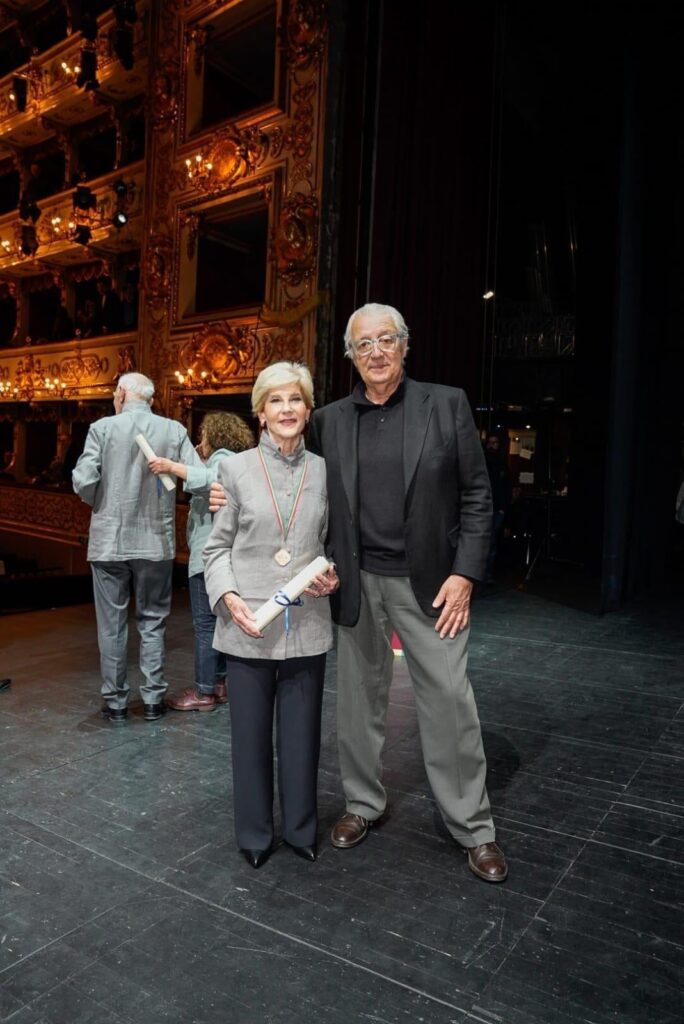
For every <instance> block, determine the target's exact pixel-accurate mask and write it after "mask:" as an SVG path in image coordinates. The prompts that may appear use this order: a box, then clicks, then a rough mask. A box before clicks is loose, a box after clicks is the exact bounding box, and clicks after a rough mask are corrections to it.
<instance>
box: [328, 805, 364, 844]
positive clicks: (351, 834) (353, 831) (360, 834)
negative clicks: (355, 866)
mask: <svg viewBox="0 0 684 1024" xmlns="http://www.w3.org/2000/svg"><path fill="white" fill-rule="evenodd" d="M373 825H374V822H372V821H369V820H368V819H367V818H362V817H361V815H360V814H343V815H342V817H341V818H340V820H339V821H338V822H336V823H335V824H334V825H333V828H332V832H331V833H330V842H331V843H332V844H333V846H335V847H336V848H337V849H338V850H351V848H352V846H358V845H359V843H362V842H363V841H364V839H365V838H366V836H367V835H368V829H369V828H372V826H373Z"/></svg>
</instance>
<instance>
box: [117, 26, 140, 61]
mask: <svg viewBox="0 0 684 1024" xmlns="http://www.w3.org/2000/svg"><path fill="white" fill-rule="evenodd" d="M114 53H115V54H116V55H117V57H118V58H119V63H120V64H121V67H122V68H124V69H125V70H126V71H132V70H133V65H134V63H135V60H134V57H133V29H132V28H117V29H116V31H115V33H114Z"/></svg>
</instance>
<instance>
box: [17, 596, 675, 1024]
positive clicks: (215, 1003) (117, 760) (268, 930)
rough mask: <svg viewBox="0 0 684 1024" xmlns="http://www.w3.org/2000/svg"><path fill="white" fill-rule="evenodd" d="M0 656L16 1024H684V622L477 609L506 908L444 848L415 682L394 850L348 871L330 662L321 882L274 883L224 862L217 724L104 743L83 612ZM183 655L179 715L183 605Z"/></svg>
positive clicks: (290, 873) (476, 667) (281, 855)
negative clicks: (335, 829) (336, 845)
mask: <svg viewBox="0 0 684 1024" xmlns="http://www.w3.org/2000/svg"><path fill="white" fill-rule="evenodd" d="M0 634H1V640H0V676H6V675H9V676H12V677H13V682H12V686H11V688H10V689H9V690H6V691H4V692H0V785H1V799H0V825H1V827H0V1021H2V1022H3V1024H4V1022H12V1024H176V1022H177V1024H290V1022H292V1024H295V1022H296V1024H357V1022H358V1024H423V1022H424V1024H447V1022H449V1024H461V1022H472V1021H476V1022H480V1024H576V1022H587V1024H651V1022H653V1024H679V1022H681V1020H682V1005H683V1002H684V1000H683V998H682V965H683V964H684V934H683V926H682V921H683V920H684V914H683V904H684V844H683V841H682V839H683V837H684V772H683V771H682V768H683V765H684V637H683V635H682V606H681V605H680V606H679V607H678V608H675V607H674V606H673V605H671V604H670V605H669V606H668V605H667V603H665V602H663V603H662V604H661V605H658V606H656V605H654V604H637V605H633V606H632V607H631V608H630V609H629V610H628V611H626V612H624V613H621V614H617V615H613V616H610V617H606V618H603V619H601V618H598V617H596V616H593V615H590V614H586V613H583V612H580V611H577V610H570V609H568V608H566V607H563V606H561V605H558V604H553V603H552V602H550V601H545V600H542V599H541V598H539V597H534V596H531V595H530V594H522V593H518V592H516V591H510V590H505V589H500V590H495V591H494V592H493V593H491V594H490V595H489V596H487V597H486V598H484V599H482V600H480V601H479V602H478V603H477V606H476V608H475V612H474V625H473V629H472V634H471V661H470V666H471V678H472V681H473V685H474V688H475V692H476V695H477V699H478V705H479V710H480V717H481V720H482V725H483V731H484V738H485V746H486V750H487V755H488V759H489V791H490V796H491V799H492V803H493V808H494V814H495V820H496V823H497V826H498V830H499V840H500V842H501V845H502V846H503V847H504V848H505V850H506V853H507V855H508V858H509V861H510V877H509V880H508V881H507V882H506V883H505V884H504V885H499V886H494V885H488V884H486V883H484V882H481V881H479V880H478V879H476V878H475V877H474V876H473V875H472V874H471V873H470V872H469V871H468V870H467V867H466V862H465V858H464V856H463V855H462V853H461V852H460V851H459V850H458V849H457V848H456V847H455V846H454V845H453V844H451V843H450V842H449V841H447V840H446V839H445V838H444V836H443V835H442V834H441V830H440V829H439V828H438V827H437V825H438V823H436V821H435V817H434V809H433V804H432V800H431V796H430V792H429V789H428V787H427V783H426V780H425V775H424V770H423V765H422V760H421V756H420V748H419V741H418V733H417V726H416V719H415V713H414V706H413V698H412V691H411V688H410V684H409V681H408V677H407V673H406V668H405V665H404V663H403V661H402V660H401V659H397V660H396V671H395V681H394V685H393V690H392V703H391V708H390V721H389V732H388V744H387V749H386V755H385V765H386V782H387V785H388V788H389V791H390V796H391V815H390V817H389V819H388V821H387V822H386V824H384V825H383V826H382V827H381V828H378V829H376V830H374V831H373V832H372V833H371V834H370V836H369V838H368V840H367V841H366V842H365V843H364V844H363V845H362V846H360V847H358V848H357V849H355V850H351V851H344V852H342V851H337V850H335V849H333V848H332V847H331V846H330V844H329V842H328V839H327V833H328V831H329V828H330V825H331V824H332V823H333V821H334V820H335V819H336V817H337V815H338V813H339V812H340V810H341V808H342V800H341V788H340V784H339V777H338V770H337V761H336V751H335V716H334V690H335V679H334V657H331V659H330V662H329V672H328V678H327V684H326V696H325V707H324V730H323V735H324V743H323V752H322V764H321V772H320V786H319V791H320V813H321V832H320V856H319V859H318V861H317V862H316V863H315V864H307V863H305V862H304V861H301V860H299V859H298V858H296V857H295V856H293V855H292V852H291V851H290V850H288V849H287V848H286V847H280V848H279V849H278V850H277V851H276V853H275V854H274V855H273V857H272V858H271V860H270V861H269V862H268V864H267V865H265V866H264V867H263V868H262V869H261V870H260V871H258V872H257V871H253V870H252V869H250V868H249V867H248V866H247V864H245V863H244V861H243V860H242V858H241V857H240V856H239V855H238V853H237V851H236V848H235V843H234V839H233V829H232V809H231V797H230V788H231V779H230V725H229V713H228V710H227V708H222V709H221V710H220V711H218V712H217V713H216V714H212V715H199V714H180V713H177V712H176V713H174V712H169V713H168V714H167V715H166V716H165V718H164V719H162V721H161V722H159V723H146V722H144V721H143V719H142V714H141V709H140V705H139V704H134V705H133V706H132V710H131V712H130V717H129V722H128V725H127V726H126V727H123V728H116V727H112V726H110V725H109V724H108V723H106V722H105V721H103V720H102V719H101V718H100V715H99V709H100V705H101V698H100V696H99V681H98V657H97V646H96V637H95V627H94V619H93V612H92V609H91V608H90V607H88V606H84V605H81V606H77V607H72V608H61V609H57V610H54V611H49V610H47V611H40V612H31V613H24V614H19V615H13V616H6V617H4V618H0ZM132 641H133V637H132ZM168 641H169V642H168V676H169V682H170V689H171V690H177V689H179V688H181V687H182V686H185V685H188V684H189V683H190V682H191V681H192V680H191V666H192V629H191V622H190V616H189V611H188V607H187V594H186V592H185V591H183V590H181V591H179V592H178V593H177V594H176V596H175V603H174V611H173V614H172V618H171V622H170V628H169V633H168ZM131 653H132V654H133V653H134V645H133V642H131ZM137 677H138V676H137V669H136V668H132V680H133V684H134V687H135V681H136V680H137Z"/></svg>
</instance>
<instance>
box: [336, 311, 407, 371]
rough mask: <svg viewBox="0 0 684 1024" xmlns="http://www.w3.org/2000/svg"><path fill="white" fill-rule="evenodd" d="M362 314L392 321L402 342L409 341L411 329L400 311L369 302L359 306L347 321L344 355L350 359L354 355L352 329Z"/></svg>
mask: <svg viewBox="0 0 684 1024" xmlns="http://www.w3.org/2000/svg"><path fill="white" fill-rule="evenodd" d="M360 313H362V314H363V315H364V316H373V317H377V319H378V320H379V319H380V318H381V317H386V318H387V319H388V320H391V321H392V323H393V324H394V330H395V332H396V334H398V335H399V338H400V340H401V341H408V339H409V329H408V327H407V326H406V321H405V320H404V318H403V316H402V315H401V313H400V312H399V310H398V309H395V308H394V306H386V305H384V304H383V303H382V302H367V303H366V304H365V306H359V308H358V309H355V310H354V312H353V313H352V315H351V316H350V317H349V320H348V321H347V329H346V330H345V332H344V354H345V356H349V358H350V359H351V357H352V355H353V347H352V327H353V324H354V320H355V318H356V317H357V316H358V315H359V314H360Z"/></svg>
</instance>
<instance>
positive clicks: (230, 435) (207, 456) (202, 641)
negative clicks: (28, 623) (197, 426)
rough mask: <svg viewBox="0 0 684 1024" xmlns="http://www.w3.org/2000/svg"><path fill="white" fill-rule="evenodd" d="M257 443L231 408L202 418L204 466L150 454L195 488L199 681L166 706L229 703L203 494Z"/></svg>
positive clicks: (161, 469) (207, 707)
mask: <svg viewBox="0 0 684 1024" xmlns="http://www.w3.org/2000/svg"><path fill="white" fill-rule="evenodd" d="M253 447H254V435H253V433H252V431H251V430H250V428H249V427H248V426H247V424H246V423H245V421H244V420H243V419H241V418H240V417H239V416H236V415H235V414H234V413H231V412H211V413H208V414H207V415H206V416H205V417H204V420H203V421H202V428H201V430H200V443H199V444H198V446H197V452H198V454H199V455H200V457H201V458H202V459H204V465H203V466H186V465H184V464H183V463H182V462H173V461H172V460H171V459H163V458H156V459H150V461H149V463H148V465H149V467H150V469H151V470H152V472H153V473H154V474H155V475H157V476H158V475H159V473H172V474H173V475H174V476H178V477H180V478H181V479H182V480H184V481H185V483H184V485H183V490H185V491H190V492H197V493H193V497H192V500H191V502H190V511H189V513H188V527H187V538H188V549H189V551H190V559H189V563H188V586H189V589H190V605H191V608H192V626H193V630H194V633H195V685H194V686H190V687H188V688H187V689H185V690H183V691H182V692H181V693H179V694H178V696H177V697H168V698H167V700H166V706H167V707H169V708H173V709H174V711H216V710H217V708H218V705H219V704H226V703H227V701H228V697H227V695H226V680H225V675H226V659H225V655H223V654H221V653H220V652H219V651H217V650H215V649H214V646H213V644H214V628H215V626H216V618H215V617H214V613H213V612H212V610H211V608H210V607H209V600H208V598H207V591H206V589H205V586H204V565H203V563H202V550H203V548H204V545H205V544H206V542H207V538H208V537H209V534H210V532H211V519H212V517H211V514H210V512H209V505H208V502H207V499H206V497H205V495H206V491H207V489H208V488H209V486H210V485H211V484H212V483H213V482H214V480H216V479H217V477H218V467H219V464H220V462H221V461H222V459H225V458H226V457H228V456H230V455H233V453H234V452H242V451H245V450H246V449H247V448H253Z"/></svg>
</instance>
